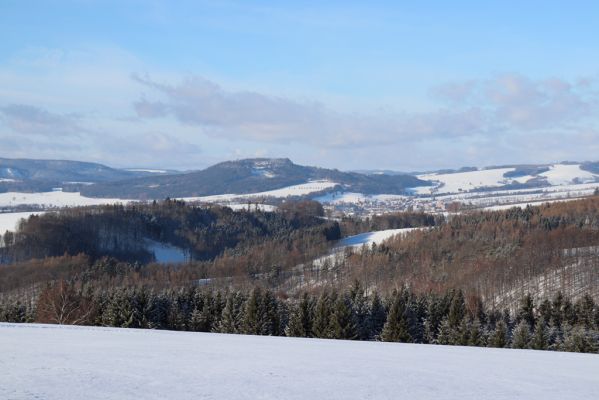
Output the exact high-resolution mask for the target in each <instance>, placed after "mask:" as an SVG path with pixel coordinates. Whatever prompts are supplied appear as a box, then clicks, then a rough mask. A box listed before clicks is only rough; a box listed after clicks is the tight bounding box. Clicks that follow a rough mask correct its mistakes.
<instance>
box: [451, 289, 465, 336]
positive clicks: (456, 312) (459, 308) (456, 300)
mask: <svg viewBox="0 0 599 400" xmlns="http://www.w3.org/2000/svg"><path fill="white" fill-rule="evenodd" d="M465 315H466V303H465V302H464V293H463V292H462V290H461V289H460V290H458V291H457V292H455V294H454V296H453V299H452V300H451V305H450V307H449V316H448V322H449V326H450V327H452V328H453V329H456V328H458V327H459V326H460V323H461V322H462V320H463V319H464V316H465Z"/></svg>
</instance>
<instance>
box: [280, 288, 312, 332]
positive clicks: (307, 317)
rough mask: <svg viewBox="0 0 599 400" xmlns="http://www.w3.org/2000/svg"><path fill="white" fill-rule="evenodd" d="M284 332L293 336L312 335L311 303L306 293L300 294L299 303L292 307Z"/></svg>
mask: <svg viewBox="0 0 599 400" xmlns="http://www.w3.org/2000/svg"><path fill="white" fill-rule="evenodd" d="M285 334H286V335H287V336H295V337H310V336H312V304H311V301H310V298H309V297H308V294H307V293H304V294H303V295H302V298H301V300H300V302H299V304H297V305H296V306H295V307H294V308H293V310H292V312H291V315H290V317H289V323H288V325H287V328H286V329H285Z"/></svg>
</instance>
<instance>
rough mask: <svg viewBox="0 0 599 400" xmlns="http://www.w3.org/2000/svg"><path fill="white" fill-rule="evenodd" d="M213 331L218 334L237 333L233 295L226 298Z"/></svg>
mask: <svg viewBox="0 0 599 400" xmlns="http://www.w3.org/2000/svg"><path fill="white" fill-rule="evenodd" d="M215 331H216V332H220V333H237V332H238V320H237V313H236V312H235V300H234V296H233V294H229V295H228V296H227V300H226V302H225V307H224V308H223V312H222V316H221V318H220V321H219V323H218V326H217V327H216V328H215Z"/></svg>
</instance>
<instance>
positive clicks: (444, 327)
mask: <svg viewBox="0 0 599 400" xmlns="http://www.w3.org/2000/svg"><path fill="white" fill-rule="evenodd" d="M452 332H453V329H452V328H451V326H450V325H449V320H448V319H447V317H445V318H443V319H442V320H441V323H440V324H439V333H438V334H437V339H436V343H437V344H443V345H448V344H454V342H453V337H452Z"/></svg>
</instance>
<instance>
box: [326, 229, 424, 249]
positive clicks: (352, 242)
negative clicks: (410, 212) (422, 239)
mask: <svg viewBox="0 0 599 400" xmlns="http://www.w3.org/2000/svg"><path fill="white" fill-rule="evenodd" d="M419 229H423V228H403V229H385V230H383V231H372V232H365V233H360V234H359V235H354V236H348V237H346V238H343V239H341V240H340V241H339V245H338V246H337V247H342V248H345V247H360V246H363V245H367V246H370V245H372V244H373V243H376V244H381V243H382V242H384V241H385V240H387V239H389V238H391V237H393V236H396V235H405V234H407V233H409V232H412V231H414V230H419Z"/></svg>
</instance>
